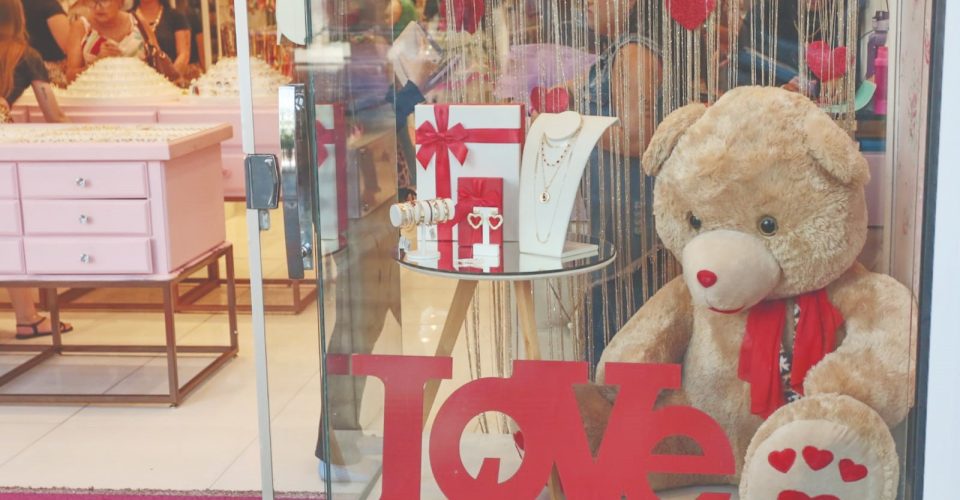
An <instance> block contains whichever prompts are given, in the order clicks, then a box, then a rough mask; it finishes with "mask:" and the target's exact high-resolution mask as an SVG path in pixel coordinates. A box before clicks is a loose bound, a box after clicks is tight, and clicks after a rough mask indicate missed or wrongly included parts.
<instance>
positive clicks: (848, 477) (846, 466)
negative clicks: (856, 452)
mask: <svg viewBox="0 0 960 500" xmlns="http://www.w3.org/2000/svg"><path fill="white" fill-rule="evenodd" d="M867 472H868V471H867V466H866V465H860V464H858V463H856V462H854V461H853V460H850V459H849V458H844V459H843V460H841V461H840V478H841V479H843V482H845V483H855V482H857V481H859V480H861V479H863V478H865V477H867Z"/></svg>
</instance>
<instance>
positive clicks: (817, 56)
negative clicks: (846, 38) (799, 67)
mask: <svg viewBox="0 0 960 500" xmlns="http://www.w3.org/2000/svg"><path fill="white" fill-rule="evenodd" d="M807 66H810V71H811V72H813V74H814V75H816V77H817V79H818V80H820V81H822V82H829V81H830V80H836V79H837V78H840V77H841V76H843V75H845V74H847V48H846V47H843V46H841V47H836V48H831V47H830V45H828V44H827V43H826V42H824V41H821V40H817V41H816V42H811V43H809V44H807Z"/></svg>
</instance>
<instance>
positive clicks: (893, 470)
mask: <svg viewBox="0 0 960 500" xmlns="http://www.w3.org/2000/svg"><path fill="white" fill-rule="evenodd" d="M840 413H843V412H840ZM839 416H840V415H839V414H837V413H834V414H832V415H831V416H830V417H831V419H828V418H817V419H811V420H806V419H802V420H801V419H797V420H791V421H787V422H783V417H782V416H781V418H779V419H778V418H776V417H777V415H776V414H775V415H774V416H772V417H771V419H770V420H768V421H767V422H766V423H764V425H763V426H761V429H760V430H758V432H757V436H756V437H755V438H754V439H755V440H757V439H758V438H759V439H761V441H759V442H755V443H751V446H750V448H751V449H750V451H748V455H747V457H748V461H747V462H746V463H745V464H744V468H743V475H742V480H741V485H740V498H742V499H743V500H893V499H894V498H896V489H897V488H896V486H897V481H898V475H899V468H898V462H897V455H896V450H895V447H894V443H893V439H892V437H891V436H890V433H889V430H887V428H886V426H885V425H883V424H882V421H880V422H875V423H874V422H870V421H869V420H868V421H867V422H863V421H857V420H850V422H856V423H855V424H851V425H846V424H845V423H842V422H838V421H836V420H834V421H831V420H833V419H836V418H837V417H839ZM877 419H878V420H879V416H877ZM768 423H769V424H771V425H772V426H776V427H775V429H772V431H771V429H769V428H768V429H766V430H765V429H764V427H765V426H767V424H768ZM864 425H866V426H867V427H865V428H864V427H863V426H864ZM880 431H882V433H881V432H880ZM881 435H882V436H883V437H882V438H879V439H878V436H881Z"/></svg>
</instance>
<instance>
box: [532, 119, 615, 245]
mask: <svg viewBox="0 0 960 500" xmlns="http://www.w3.org/2000/svg"><path fill="white" fill-rule="evenodd" d="M617 121H618V119H617V118H615V117H608V116H584V115H581V114H579V113H577V112H575V111H565V112H563V113H557V114H553V113H543V114H541V115H540V116H538V117H537V119H536V121H534V122H533V124H532V125H531V126H530V131H529V133H528V134H527V138H526V144H525V145H524V150H523V158H522V164H521V165H522V166H521V169H520V211H519V215H520V238H519V240H520V252H522V253H529V254H536V255H545V256H549V257H565V256H572V255H574V254H580V253H583V252H589V251H590V250H591V249H589V248H585V247H583V246H582V245H570V244H566V243H567V242H566V240H567V227H568V226H569V224H570V214H571V213H572V212H573V204H574V202H575V200H576V197H577V190H578V188H579V186H580V179H581V178H582V177H583V171H584V169H585V168H586V166H587V162H589V161H590V153H591V152H592V151H593V149H594V147H596V145H597V142H598V141H599V140H600V137H601V136H602V135H603V133H604V132H605V131H606V130H607V129H608V128H609V127H610V126H611V125H613V124H615V123H617Z"/></svg>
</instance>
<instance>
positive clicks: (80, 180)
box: [76, 177, 87, 187]
mask: <svg viewBox="0 0 960 500" xmlns="http://www.w3.org/2000/svg"><path fill="white" fill-rule="evenodd" d="M76 183H77V187H87V180H86V179H84V178H83V177H77V181H76Z"/></svg>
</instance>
